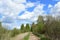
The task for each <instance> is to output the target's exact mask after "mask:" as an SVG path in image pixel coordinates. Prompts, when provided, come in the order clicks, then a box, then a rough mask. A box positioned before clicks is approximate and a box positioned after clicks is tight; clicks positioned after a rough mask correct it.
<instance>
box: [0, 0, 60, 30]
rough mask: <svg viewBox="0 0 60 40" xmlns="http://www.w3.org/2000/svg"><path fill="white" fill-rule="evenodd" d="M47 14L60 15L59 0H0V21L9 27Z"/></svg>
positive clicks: (34, 20)
mask: <svg viewBox="0 0 60 40" xmlns="http://www.w3.org/2000/svg"><path fill="white" fill-rule="evenodd" d="M47 14H52V15H53V16H57V15H60V0H0V21H1V22H2V25H3V26H6V27H9V28H11V29H12V28H14V27H16V28H20V25H21V24H26V23H29V24H31V23H32V22H36V20H37V17H38V16H39V15H42V16H45V15H47Z"/></svg>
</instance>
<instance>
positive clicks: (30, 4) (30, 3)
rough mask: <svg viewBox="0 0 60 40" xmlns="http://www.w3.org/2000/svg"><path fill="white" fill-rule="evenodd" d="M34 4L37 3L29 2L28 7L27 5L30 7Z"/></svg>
mask: <svg viewBox="0 0 60 40" xmlns="http://www.w3.org/2000/svg"><path fill="white" fill-rule="evenodd" d="M33 6H35V3H32V2H29V3H27V4H26V7H27V8H28V7H33Z"/></svg>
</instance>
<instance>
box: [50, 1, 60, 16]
mask: <svg viewBox="0 0 60 40" xmlns="http://www.w3.org/2000/svg"><path fill="white" fill-rule="evenodd" d="M50 13H51V14H52V15H53V16H54V17H57V16H60V2H58V3H57V4H55V5H54V6H53V8H51V11H50Z"/></svg>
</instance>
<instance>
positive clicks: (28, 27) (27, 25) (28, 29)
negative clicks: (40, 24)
mask: <svg viewBox="0 0 60 40" xmlns="http://www.w3.org/2000/svg"><path fill="white" fill-rule="evenodd" d="M26 31H27V32H28V31H30V26H29V24H26Z"/></svg>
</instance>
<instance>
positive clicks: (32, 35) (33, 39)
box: [29, 33, 39, 40]
mask: <svg viewBox="0 0 60 40" xmlns="http://www.w3.org/2000/svg"><path fill="white" fill-rule="evenodd" d="M29 40H39V38H38V37H37V36H35V35H34V34H32V33H30V38H29Z"/></svg>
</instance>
